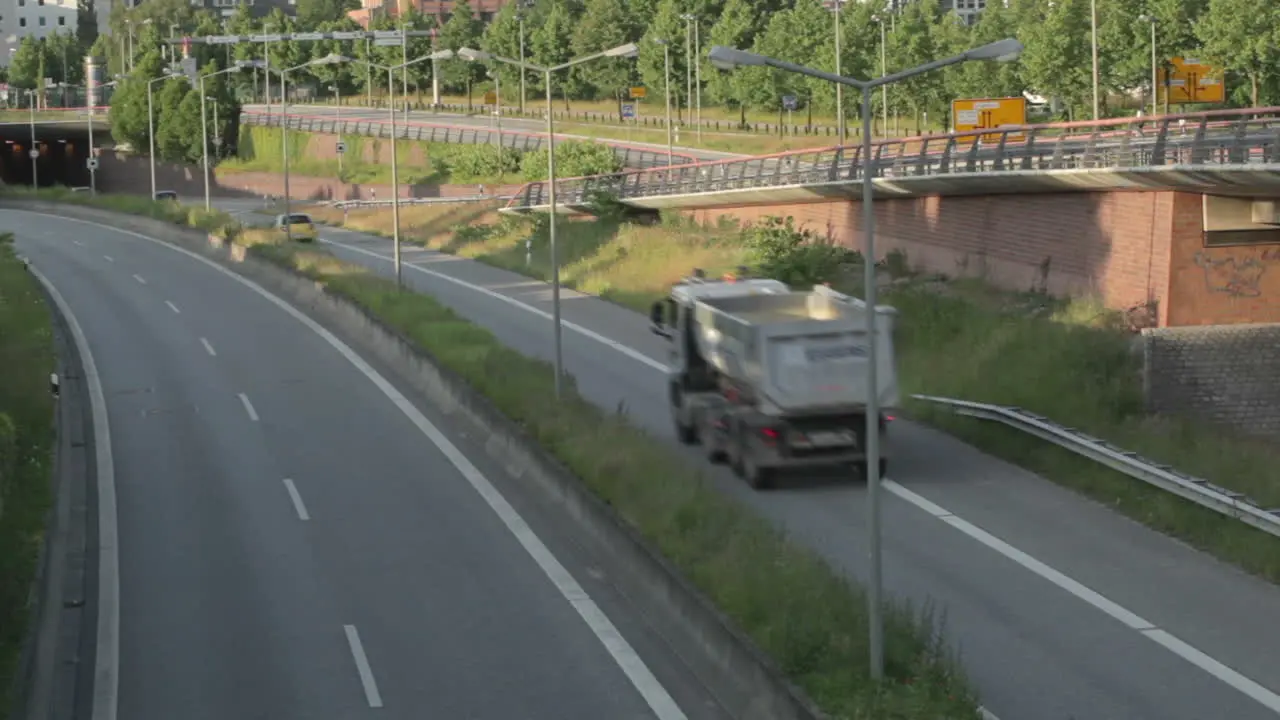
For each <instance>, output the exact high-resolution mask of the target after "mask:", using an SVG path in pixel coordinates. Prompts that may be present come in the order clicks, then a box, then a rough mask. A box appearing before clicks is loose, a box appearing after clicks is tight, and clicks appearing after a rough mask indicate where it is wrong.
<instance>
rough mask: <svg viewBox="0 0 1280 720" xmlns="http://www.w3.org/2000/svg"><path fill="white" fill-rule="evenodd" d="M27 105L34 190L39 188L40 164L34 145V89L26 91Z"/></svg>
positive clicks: (38, 154) (37, 151) (29, 152)
mask: <svg viewBox="0 0 1280 720" xmlns="http://www.w3.org/2000/svg"><path fill="white" fill-rule="evenodd" d="M27 99H28V101H29V102H28V103H27V107H28V108H29V109H30V110H31V149H30V150H29V151H28V152H27V154H28V155H30V156H31V187H32V188H33V189H35V190H39V189H40V164H39V163H38V162H37V160H38V158H39V157H40V148H38V147H36V91H35V90H28V91H27Z"/></svg>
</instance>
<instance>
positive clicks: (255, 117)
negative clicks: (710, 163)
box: [242, 112, 696, 168]
mask: <svg viewBox="0 0 1280 720" xmlns="http://www.w3.org/2000/svg"><path fill="white" fill-rule="evenodd" d="M242 117H243V118H244V120H245V121H246V122H247V123H248V124H250V125H260V126H269V127H280V124H281V120H280V114H279V113H270V114H267V113H259V112H245V113H244V114H243V115H242ZM288 127H289V128H290V129H292V130H299V131H303V132H317V133H328V134H334V135H337V134H342V135H369V136H372V137H386V138H389V137H391V125H390V123H389V122H387V121H386V120H370V119H365V118H360V119H352V120H348V119H342V120H339V119H338V118H337V117H335V116H330V115H301V114H295V113H290V114H289V115H288ZM396 136H397V137H399V138H404V139H408V140H422V141H424V142H437V143H453V144H467V145H492V144H495V143H496V142H497V139H498V132H497V129H496V128H489V127H481V126H478V125H443V124H439V123H425V122H417V121H413V120H410V121H408V122H407V123H401V122H400V121H399V119H398V118H397V122H396ZM545 139H546V135H545V134H543V133H533V132H528V131H521V130H507V129H503V131H502V145H503V147H509V148H514V149H516V150H521V151H525V152H536V151H539V150H545V149H546V146H545V145H544V144H543V143H544V141H545ZM607 144H608V145H609V146H610V147H611V148H613V152H614V154H615V155H616V156H617V158H618V160H619V161H620V162H621V163H622V166H623V167H627V168H653V167H668V160H667V152H666V151H665V150H654V149H651V148H642V147H636V146H634V145H627V144H625V143H615V142H608V143H607ZM695 160H696V158H694V157H693V156H691V155H686V154H683V153H673V154H672V158H671V162H673V163H676V164H685V163H692V162H694V161H695Z"/></svg>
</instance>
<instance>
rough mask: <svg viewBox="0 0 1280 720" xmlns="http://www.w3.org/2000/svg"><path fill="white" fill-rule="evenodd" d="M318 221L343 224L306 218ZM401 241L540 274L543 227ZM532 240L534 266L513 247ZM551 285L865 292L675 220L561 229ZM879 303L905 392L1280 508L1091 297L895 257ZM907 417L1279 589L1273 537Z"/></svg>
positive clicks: (457, 222)
mask: <svg viewBox="0 0 1280 720" xmlns="http://www.w3.org/2000/svg"><path fill="white" fill-rule="evenodd" d="M312 212H313V214H314V215H315V217H316V218H317V219H318V220H320V221H323V222H330V223H334V224H340V223H341V222H342V213H335V212H333V211H331V210H327V209H324V208H314V209H312ZM401 213H402V214H401V217H402V223H403V226H402V227H403V228H404V237H406V238H408V239H410V240H416V241H418V242H421V243H423V244H424V245H426V246H428V247H431V248H434V249H438V250H442V251H444V252H449V253H454V254H457V255H461V256H465V257H471V258H475V259H477V260H480V261H482V262H485V263H488V264H491V265H496V266H498V267H502V268H506V269H509V270H513V271H515V272H520V273H524V274H527V275H532V276H534V277H537V278H541V279H546V278H547V277H548V276H549V272H548V264H547V257H548V253H547V249H548V243H547V236H546V231H545V225H544V224H543V223H544V222H545V219H543V218H533V219H526V218H520V217H512V216H500V215H498V214H497V212H496V206H492V205H490V206H479V205H474V204H467V205H463V204H457V205H449V206H443V205H434V206H430V207H415V208H407V209H402V211H401ZM388 223H389V218H388V217H387V216H386V213H378V212H376V211H374V212H371V211H353V212H351V213H350V214H349V215H348V216H347V218H346V227H347V228H350V229H355V230H364V231H367V232H372V233H377V234H389V224H388ZM529 238H532V242H533V251H534V252H533V263H532V265H531V266H526V265H525V261H524V255H525V251H524V246H525V241H526V239H529ZM557 244H558V251H559V254H560V257H561V259H562V260H561V262H562V267H561V271H560V277H561V280H562V281H563V282H564V283H565V284H566V285H568V286H571V287H574V288H576V289H579V290H582V291H584V292H589V293H593V294H597V295H600V296H602V297H605V298H608V299H610V300H613V301H615V302H618V303H621V304H623V305H626V306H628V307H630V308H633V309H635V310H637V311H639V312H647V310H648V307H649V304H650V303H652V302H653V301H654V300H655V299H658V298H660V297H662V296H663V294H664V293H665V292H666V291H667V289H668V288H669V287H670V285H671V283H672V282H674V281H676V280H678V279H679V278H681V277H683V276H685V275H687V274H688V273H689V271H690V270H691V269H692V268H693V267H702V268H705V269H706V270H707V271H708V272H709V273H712V274H717V273H720V272H722V271H725V270H729V269H732V268H735V267H737V266H738V265H743V264H746V265H751V266H753V267H755V268H756V269H757V271H758V272H760V273H761V274H765V275H770V276H773V277H779V278H780V279H783V280H785V281H787V282H789V283H792V284H795V285H805V284H810V283H813V282H819V281H831V282H832V283H833V285H834V286H836V287H838V288H840V289H842V290H844V291H847V292H851V293H853V294H861V291H862V282H861V278H862V266H861V256H860V255H859V254H858V253H844V252H838V251H836V250H835V249H833V248H830V247H829V246H827V245H825V244H824V243H823V242H821V241H820V240H819V239H818V238H815V237H812V236H809V235H807V234H805V233H799V232H796V231H794V230H793V229H791V228H790V227H789V226H788V225H787V224H785V223H781V222H779V223H772V224H770V223H763V224H761V225H759V226H757V227H754V228H748V229H746V230H743V229H740V228H737V227H730V226H722V227H717V228H706V227H696V226H693V225H692V224H690V223H689V222H688V221H686V220H683V219H681V218H679V217H678V216H670V217H665V218H664V219H663V221H662V222H660V223H658V224H639V223H631V222H624V221H622V220H620V219H618V218H616V217H609V216H606V217H604V218H602V219H600V220H596V221H576V222H562V223H561V224H560V225H559V228H558V232H557ZM880 275H881V276H882V277H883V278H884V281H885V282H886V285H887V286H886V287H885V288H884V290H883V291H882V292H883V294H882V299H883V302H885V303H886V304H892V305H894V306H896V307H897V308H898V310H899V311H900V312H901V317H900V320H899V321H898V323H897V328H898V337H897V339H896V342H897V349H898V369H899V375H900V381H901V384H902V390H903V393H904V397H906V396H909V395H910V394H913V393H919V394H928V395H938V396H943V397H953V398H960V399H965V400H974V401H977V402H986V403H994V404H1001V405H1014V406H1018V407H1023V408H1026V409H1029V410H1031V411H1034V412H1037V413H1040V414H1042V415H1045V416H1047V417H1050V418H1053V419H1054V420H1056V421H1058V422H1060V423H1063V424H1066V425H1069V426H1071V427H1076V428H1080V429H1082V430H1085V431H1087V432H1089V433H1091V434H1093V435H1095V436H1097V437H1101V438H1104V439H1106V440H1109V441H1111V442H1113V443H1115V444H1116V445H1119V446H1121V447H1124V448H1126V449H1129V450H1133V451H1136V452H1138V453H1141V454H1143V455H1145V456H1147V457H1149V458H1151V459H1153V460H1157V461H1160V462H1163V463H1166V464H1169V465H1171V466H1173V467H1176V468H1178V469H1180V470H1182V471H1184V472H1188V473H1192V474H1195V475H1199V476H1202V477H1205V478H1208V479H1210V480H1211V481H1213V482H1215V483H1217V484H1219V485H1222V486H1224V487H1228V488H1231V489H1233V490H1236V491H1239V492H1242V493H1245V494H1246V495H1248V496H1249V497H1252V498H1254V499H1256V500H1258V501H1259V502H1261V503H1263V504H1264V505H1266V506H1268V507H1277V506H1280V450H1277V449H1276V448H1273V447H1268V446H1267V445H1266V444H1264V443H1263V442H1261V441H1257V440H1252V439H1247V438H1241V437H1237V436H1234V435H1232V434H1230V433H1227V432H1224V431H1220V430H1217V429H1215V428H1212V427H1209V426H1206V425H1204V424H1203V423H1194V422H1187V421H1179V420H1172V419H1155V418H1150V417H1147V416H1146V415H1145V414H1144V412H1143V402H1142V398H1143V395H1142V392H1143V391H1142V385H1141V374H1140V367H1139V363H1140V361H1139V359H1138V358H1137V357H1135V356H1134V354H1133V353H1132V352H1131V341H1132V334H1131V333H1130V332H1129V330H1128V328H1127V326H1126V324H1125V322H1124V320H1123V318H1122V317H1121V316H1120V315H1119V314H1118V313H1115V312H1112V311H1109V310H1107V309H1105V308H1104V307H1102V306H1101V305H1100V304H1099V303H1097V302H1094V301H1091V300H1062V299H1057V298H1053V297H1049V296H1047V295H1044V294H1042V293H1034V292H1027V293H1010V292H999V291H995V290H993V289H992V288H990V287H987V286H984V285H983V284H982V283H980V282H978V281H974V280H948V279H945V278H941V277H937V276H929V275H925V274H922V273H919V272H915V271H913V270H912V269H911V267H910V264H909V258H906V257H905V256H904V255H902V254H900V253H895V254H892V255H890V256H889V257H888V258H887V259H886V260H884V261H882V268H881V270H880ZM906 409H907V411H908V412H909V414H910V415H911V416H912V417H914V418H916V419H919V420H922V421H925V422H927V423H930V424H932V425H935V426H937V427H940V428H942V429H944V430H946V431H947V432H950V433H952V434H954V435H956V436H958V437H960V438H962V439H964V440H966V441H968V442H970V443H972V444H973V445H975V446H977V447H979V448H980V449H982V450H985V451H987V452H989V453H991V454H993V455H996V456H998V457H1002V458H1004V459H1006V460H1009V461H1011V462H1013V463H1016V464H1018V465H1021V466H1023V467H1025V468H1027V469H1030V470H1033V471H1035V472H1037V473H1039V474H1041V475H1043V476H1044V477H1046V478H1049V479H1051V480H1053V481H1055V482H1058V483H1059V484H1062V485H1064V486H1066V487H1069V488H1072V489H1074V490H1076V491H1078V492H1080V493H1082V494H1084V495H1086V496H1088V497H1091V498H1093V499H1095V500H1097V501H1098V502H1100V503H1103V504H1105V505H1108V506H1110V507H1112V508H1114V509H1116V510H1118V511H1120V512H1122V513H1124V514H1125V515H1128V516H1129V517H1131V518H1134V519H1136V520H1139V521H1141V522H1143V523H1144V524H1146V525H1148V526H1150V527H1152V528H1154V529H1156V530H1159V531H1161V532H1164V533H1167V534H1169V535H1172V536H1175V537H1178V538H1181V539H1183V540H1185V541H1187V542H1189V543H1191V544H1192V545H1194V546H1196V547H1199V548H1201V549H1203V550H1206V551H1208V552H1211V553H1213V554H1214V555H1216V556H1218V557H1220V558H1222V559H1224V560H1227V561H1230V562H1233V563H1236V564H1237V565H1239V566H1240V567H1242V568H1244V569H1246V570H1248V571H1250V572H1253V573H1256V574H1258V575H1261V576H1263V577H1266V578H1268V579H1270V580H1272V581H1280V539H1277V538H1275V537H1273V536H1271V535H1268V534H1266V533H1263V532H1261V531H1258V530H1254V529H1252V528H1250V527H1248V526H1246V525H1244V524H1243V523H1240V522H1238V521H1236V520H1232V519H1229V518H1226V517H1223V516H1221V515H1218V514H1216V513H1213V512H1211V511H1209V510H1206V509H1204V508H1201V507H1200V506H1198V505H1195V504H1193V503H1190V502H1187V501H1185V500H1182V499H1180V498H1177V497H1175V496H1173V495H1171V494H1169V493H1166V492H1163V491H1161V490H1157V489H1155V488H1153V487H1151V486H1148V485H1146V484H1145V483H1142V482H1139V481H1137V480H1134V479H1132V478H1129V477H1128V476H1126V475H1123V474H1120V473H1117V472H1115V471H1112V470H1109V469H1107V468H1104V467H1103V466H1101V465H1099V464H1097V463H1094V462H1091V461H1089V460H1085V459H1083V458H1081V457H1079V456H1077V455H1075V454H1073V453H1070V452H1068V451H1066V450H1062V449H1060V448H1058V447H1056V446H1052V445H1050V444H1048V443H1046V442H1044V441H1041V440H1039V439H1037V438H1034V437H1031V436H1029V435H1025V434H1023V433H1020V432H1018V431H1016V430H1013V429H1011V428H1008V427H1005V426H1003V425H1000V424H997V423H991V422H985V421H981V420H975V419H970V418H964V417H960V416H957V415H954V414H952V413H950V412H949V411H947V410H945V409H941V408H939V407H937V406H935V405H932V404H928V403H922V402H917V401H914V400H910V399H908V400H907V408H906Z"/></svg>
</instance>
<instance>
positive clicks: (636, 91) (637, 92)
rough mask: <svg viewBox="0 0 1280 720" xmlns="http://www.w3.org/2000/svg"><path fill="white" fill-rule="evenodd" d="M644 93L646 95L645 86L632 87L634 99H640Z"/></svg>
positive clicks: (632, 97)
mask: <svg viewBox="0 0 1280 720" xmlns="http://www.w3.org/2000/svg"><path fill="white" fill-rule="evenodd" d="M644 95H645V89H644V88H642V87H633V88H631V99H632V100H639V99H640V98H642V97H644Z"/></svg>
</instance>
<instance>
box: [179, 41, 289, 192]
mask: <svg viewBox="0 0 1280 720" xmlns="http://www.w3.org/2000/svg"><path fill="white" fill-rule="evenodd" d="M257 67H262V68H264V70H265V71H264V73H263V74H264V75H265V76H266V77H267V78H268V80H269V79H270V77H271V73H270V70H269V69H267V68H266V62H265V61H263V62H262V63H261V64H259V61H257V60H238V61H236V64H235V65H232V66H231V67H227V68H223V69H221V70H217V71H215V72H211V73H209V74H208V75H201V76H200V83H199V84H200V158H201V165H203V166H204V209H205V210H211V209H212V206H213V203H212V202H211V201H210V199H209V122H208V120H207V111H206V110H205V102H204V98H205V93H204V81H205V79H206V78H211V77H215V76H217V75H224V74H226V73H229V72H236V71H237V70H244V69H246V68H257ZM280 125H281V129H282V130H283V131H285V132H287V130H288V129H287V128H286V127H285V123H284V117H283V116H281V118H280Z"/></svg>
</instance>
